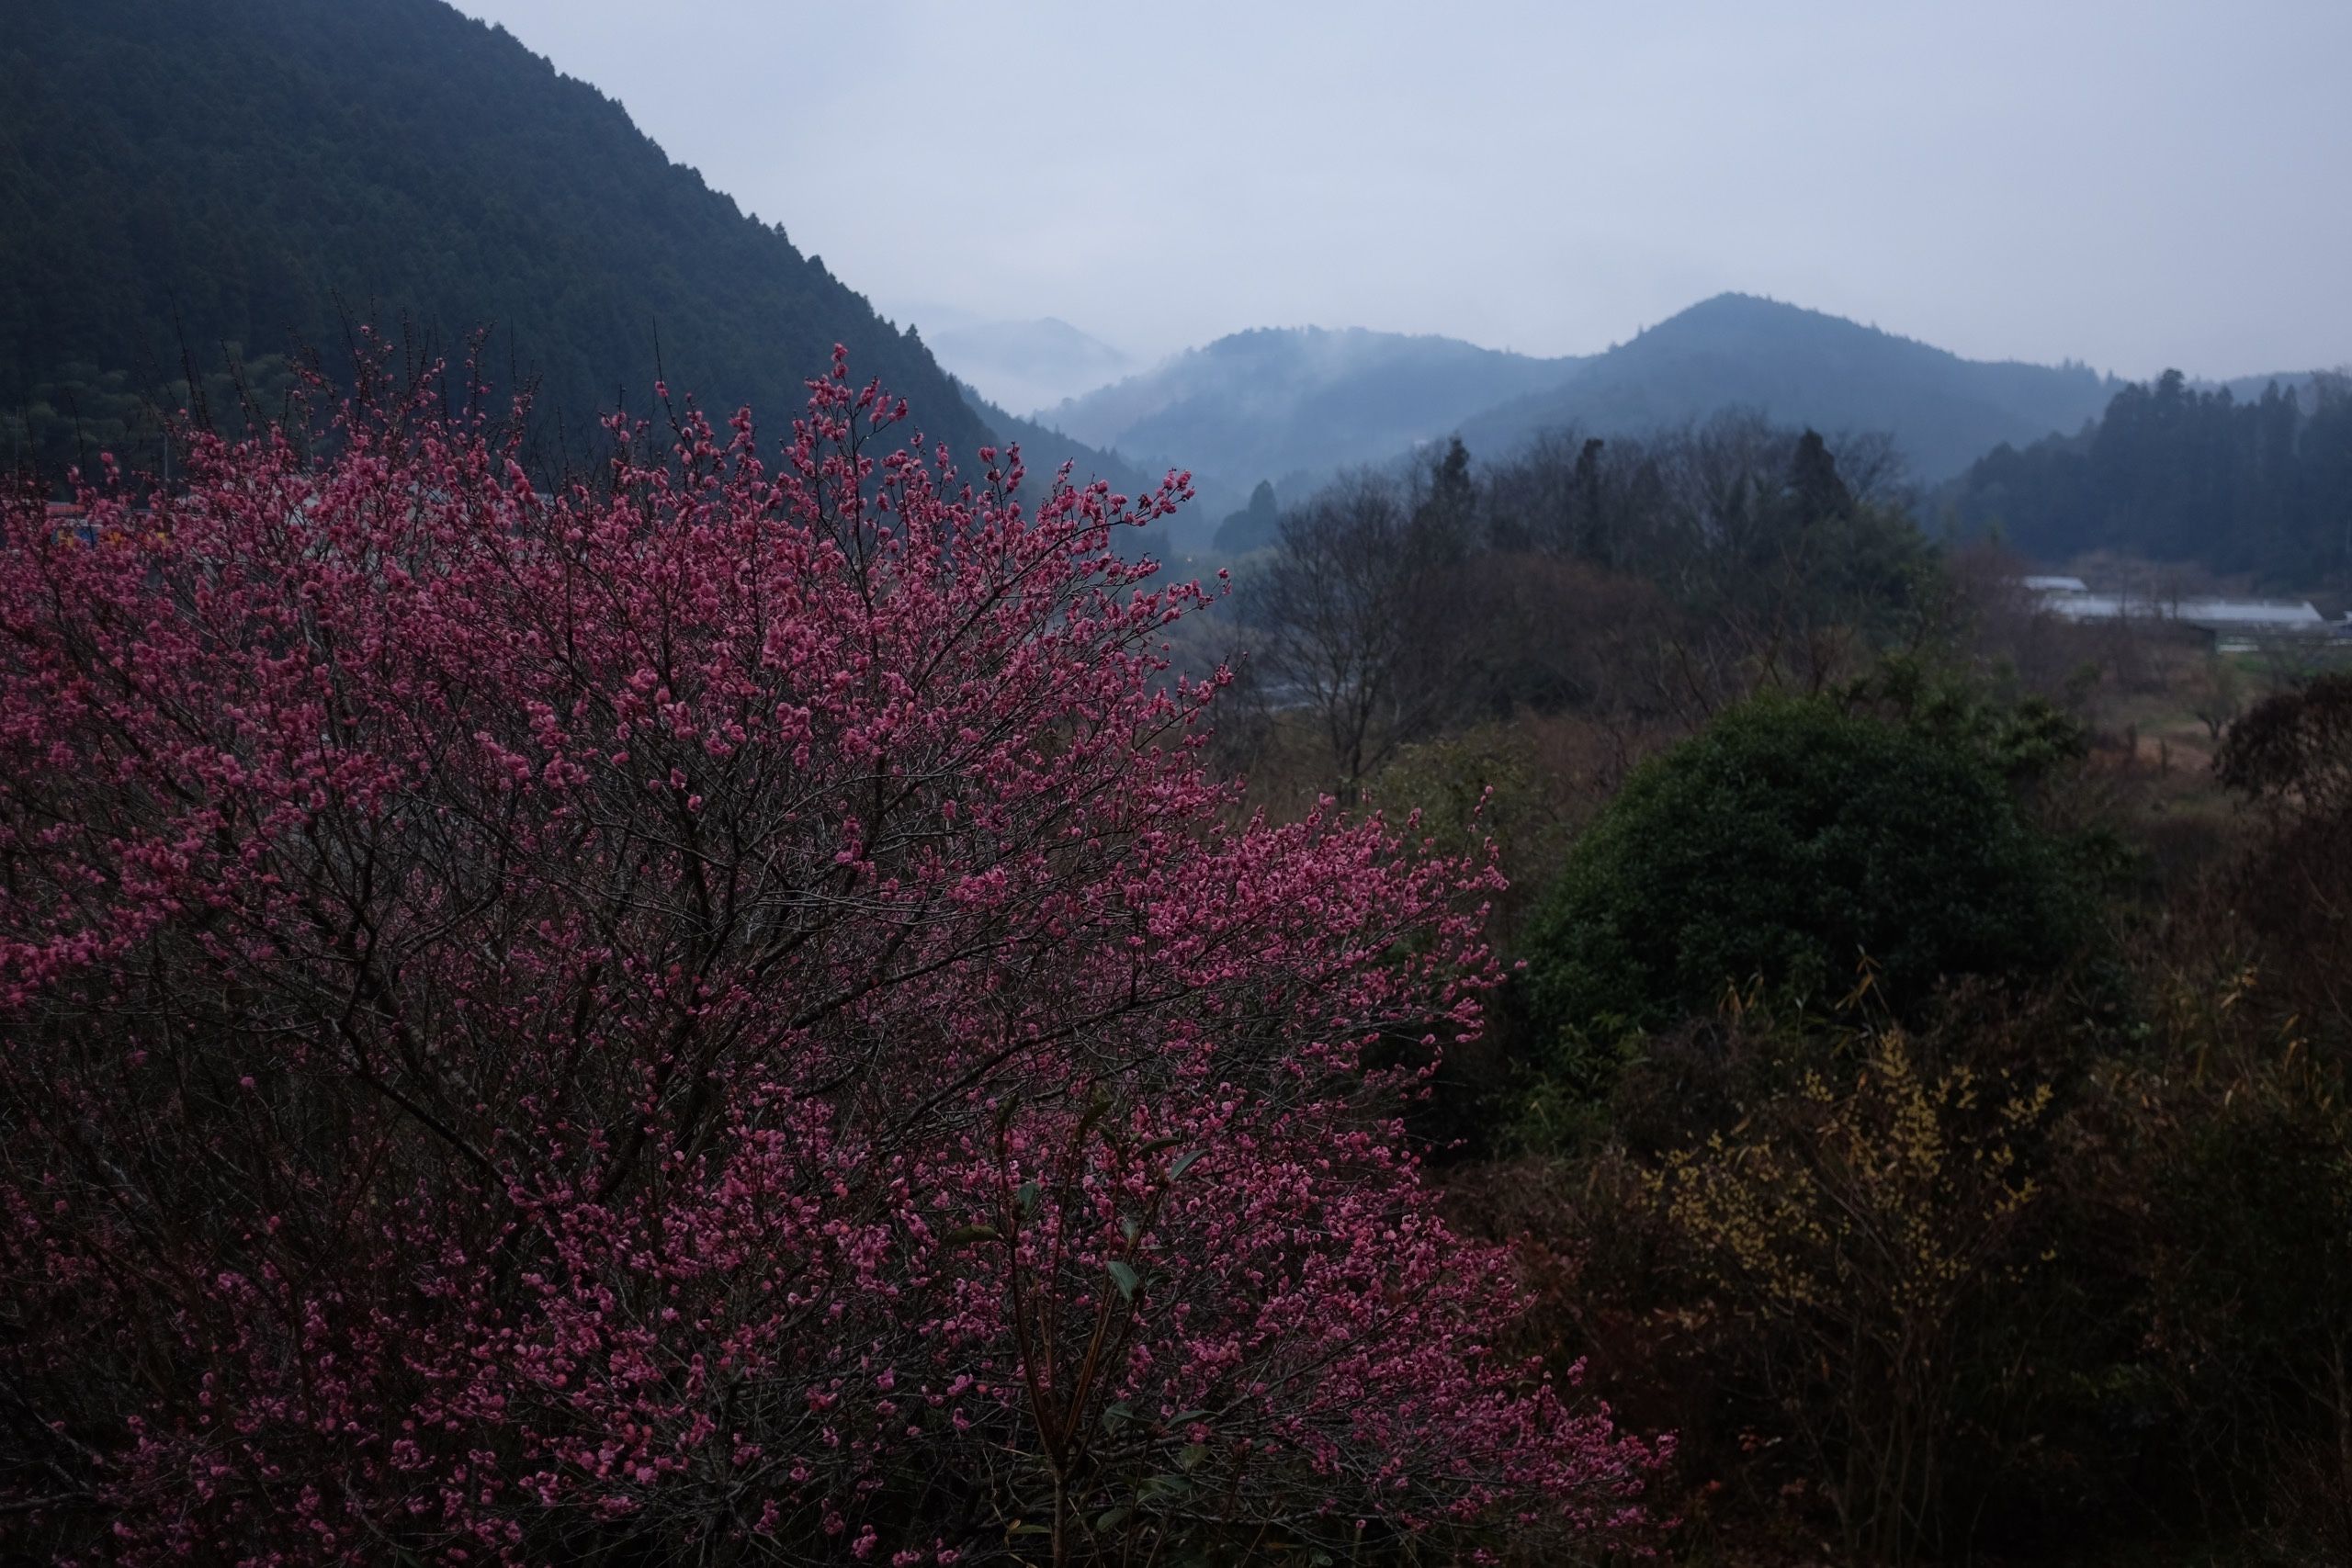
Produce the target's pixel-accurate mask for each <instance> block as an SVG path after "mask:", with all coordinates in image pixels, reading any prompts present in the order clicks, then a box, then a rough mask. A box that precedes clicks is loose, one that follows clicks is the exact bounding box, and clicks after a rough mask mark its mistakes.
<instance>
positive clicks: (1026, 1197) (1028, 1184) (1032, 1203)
mask: <svg viewBox="0 0 2352 1568" xmlns="http://www.w3.org/2000/svg"><path fill="white" fill-rule="evenodd" d="M1044 1198H1045V1194H1044V1193H1043V1192H1041V1191H1039V1190H1038V1189H1037V1184H1036V1183H1035V1182H1034V1181H1024V1182H1023V1183H1022V1184H1021V1189H1020V1190H1019V1191H1017V1192H1015V1193H1013V1195H1012V1201H1013V1202H1014V1204H1015V1205H1017V1206H1018V1207H1019V1208H1020V1210H1021V1217H1022V1218H1023V1219H1024V1220H1025V1219H1027V1218H1029V1217H1030V1216H1031V1215H1033V1214H1035V1213H1036V1212H1037V1204H1038V1203H1039V1202H1040V1201H1042V1200H1043V1199H1044Z"/></svg>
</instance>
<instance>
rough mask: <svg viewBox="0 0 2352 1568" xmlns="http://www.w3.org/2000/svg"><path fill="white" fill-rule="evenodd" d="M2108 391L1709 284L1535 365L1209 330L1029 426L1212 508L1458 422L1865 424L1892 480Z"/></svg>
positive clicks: (1403, 341) (1921, 476)
mask: <svg viewBox="0 0 2352 1568" xmlns="http://www.w3.org/2000/svg"><path fill="white" fill-rule="evenodd" d="M2119 385H2120V383H2118V382H2114V381H2111V380H2109V379H2108V378H2103V377H2101V376H2099V375H2098V373H2097V372H2095V371H2093V370H2091V369H2089V368H2088V367H2083V366H2075V365H2068V366H2054V367H2053V366H2042V365H2027V364H2019V363H2014V362H1985V361H1978V360H1969V359H1963V358H1962V357H1961V356H1960V355H1955V354H1951V353H1949V352H1947V351H1945V350H1943V349H1940V348H1936V347H1933V346H1932V345H1930V344H1923V343H1917V342H1915V341H1913V340H1911V339H1908V338H1904V337H1898V336H1896V335H1895V334H1894V333H1886V332H1882V331H1880V330H1878V329H1877V328H1875V327H1867V326H1863V325H1860V323H1858V322H1854V321H1847V320H1845V319H1843V318H1841V317H1838V316H1832V315H1827V314H1825V313H1824V312H1821V311H1818V310H1804V309H1803V308H1801V307H1798V306H1794V305H1788V304H1783V303H1781V302H1779V301H1777V300H1771V299H1760V298H1758V297H1755V296H1752V295H1743V294H1723V295H1718V296H1716V297H1714V298H1713V299H1706V300H1702V301H1701V302H1700V303H1699V304H1696V305H1693V306H1691V308H1690V309H1689V310H1684V311H1682V312H1680V313H1679V315H1676V316H1674V317H1672V318H1670V319H1669V320H1668V321H1664V322H1662V323H1660V324H1659V325H1657V326H1655V327H1652V328H1650V329H1648V330H1647V331H1645V332H1644V333H1640V334H1639V335H1637V336H1636V337H1634V338H1633V339H1632V340H1631V341H1629V342H1626V343H1623V344H1617V345H1615V346H1613V347H1611V348H1610V349H1609V350H1607V351H1606V352H1604V353H1601V354H1596V355H1584V356H1565V357H1560V358H1549V359H1547V358H1538V357H1534V356H1531V355H1518V354H1510V353H1506V352H1503V351H1500V350H1496V349H1488V348H1481V347H1478V346H1477V345H1476V344H1468V343H1464V342H1461V341H1459V340H1457V339H1452V338H1443V337H1408V336H1404V335H1401V334H1397V333H1374V332H1368V331H1363V330H1360V329H1357V330H1347V331H1330V330H1325V329H1320V328H1297V329H1261V330H1258V331H1254V332H1247V333H1235V334H1233V335H1231V336H1228V337H1224V338H1220V339H1218V340H1217V341H1216V342H1215V343H1212V344H1207V345H1206V346H1204V347H1202V348H1197V349H1193V350H1191V351H1189V352H1187V353H1185V354H1182V355H1176V356H1175V357H1173V358H1171V359H1169V360H1166V361H1164V362H1162V363H1161V364H1160V365H1159V366H1157V367H1153V368H1152V369H1150V370H1148V371H1145V372H1143V373H1141V374H1140V375H1136V376H1131V377H1129V378H1126V379H1125V380H1122V381H1119V382H1116V383H1114V384H1113V385H1111V386H1108V387H1104V388H1102V389H1099V390H1096V391H1093V392H1090V393H1088V394H1086V395H1085V396H1083V397H1080V398H1073V399H1070V400H1067V401H1065V402H1063V403H1061V404H1059V405H1057V407H1055V408H1052V409H1049V410H1046V411H1043V412H1040V413H1039V414H1038V415H1037V419H1038V421H1039V423H1043V424H1046V425H1047V426H1050V427H1052V428H1054V429H1057V430H1061V431H1066V432H1068V433H1069V434H1070V435H1072V436H1074V437H1076V438H1078V439H1079V440H1081V441H1084V442H1087V443H1089V444H1091V445H1092V446H1096V447H1100V448H1103V449H1106V450H1116V451H1118V452H1120V453H1122V454H1125V455H1126V456H1128V457H1152V458H1159V457H1169V458H1172V459H1178V460H1181V461H1182V462H1183V463H1184V464H1185V465H1186V466H1188V467H1190V468H1193V469H1194V470H1195V471H1196V472H1198V473H1200V474H1201V475H1202V476H1203V480H1202V483H1203V488H1204V497H1205V498H1208V499H1211V500H1213V502H1215V504H1214V505H1212V506H1210V507H1209V510H1210V511H1211V512H1212V513H1214V512H1216V511H1221V510H1224V509H1226V508H1229V507H1234V506H1238V505H1239V504H1240V502H1241V498H1242V497H1243V496H1244V495H1246V494H1247V493H1248V491H1249V489H1250V486H1251V485H1252V484H1253V483H1254V482H1255V481H1257V480H1259V479H1272V481H1273V482H1274V484H1275V486H1276V488H1277V489H1278V490H1279V491H1281V492H1282V493H1283V495H1284V496H1285V497H1296V496H1299V495H1301V494H1303V493H1304V492H1305V491H1306V490H1308V489H1311V488H1312V487H1313V485H1314V484H1315V483H1317V482H1319V481H1320V480H1322V479H1328V478H1329V476H1330V475H1331V473H1333V472H1334V471H1335V470H1337V469H1339V468H1346V467H1350V466H1353V465H1357V464H1367V463H1371V464H1377V463H1383V462H1386V461H1390V460H1393V459H1395V458H1396V457H1399V456H1401V455H1402V454H1403V453H1405V452H1407V451H1408V450H1410V449H1411V448H1413V447H1415V446H1419V445H1420V444H1422V443H1426V442H1430V441H1435V440H1440V439H1442V438H1444V437H1446V436H1448V435H1453V434H1459V435H1461V436H1462V437H1463V439H1464V442H1465V443H1466V444H1467V445H1468V446H1469V448H1470V451H1471V453H1472V454H1473V456H1474V457H1480V458H1492V457H1504V456H1508V455H1509V454H1510V453H1511V452H1512V451H1514V450H1516V449H1518V448H1519V447H1521V446H1525V445H1526V444H1527V443H1528V442H1530V441H1532V440H1533V439H1534V438H1535V437H1536V436H1538V435H1540V434H1544V433H1545V432H1547V431H1556V430H1576V431H1579V432H1582V433H1584V434H1591V435H1600V436H1603V437H1606V436H1610V435H1632V434H1644V433H1646V432H1652V431H1656V430H1659V429H1662V428H1668V427H1673V426H1679V425H1683V424H1688V423H1700V422H1703V421H1705V420H1706V419H1708V418H1710V417H1711V416H1713V415H1714V414H1716V413H1718V412H1722V411H1724V410H1726V409H1750V410H1758V411H1761V412H1763V413H1765V414H1766V415H1767V416H1768V417H1770V418H1771V419H1772V420H1774V421H1775V422H1776V423H1785V424H1791V425H1810V426H1813V427H1814V428H1816V429H1819V430H1821V431H1823V432H1824V433H1826V434H1838V433H1841V432H1851V433H1859V432H1864V431H1871V432H1876V431H1883V432H1885V433H1887V434H1891V435H1892V436H1893V437H1894V441H1895V445H1896V446H1897V447H1898V449H1899V450H1900V451H1901V452H1902V453H1903V455H1904V457H1905V460H1906V462H1907V464H1908V466H1909V468H1910V472H1911V476H1912V477H1913V478H1914V479H1917V480H1919V481H1920V482H1922V483H1925V484H1934V483H1937V482H1939V481H1940V480H1943V479H1949V478H1951V476H1953V475H1955V474H1957V473H1959V472H1960V471H1961V470H1962V469H1963V468H1966V467H1967V466H1968V464H1969V463H1971V462H1972V461H1973V460H1974V459H1975V458H1977V457H1980V456H1982V455H1983V454H1984V453H1985V452H1988V451H1990V450H1992V449H1993V448H1994V447H1996V446H2000V445H2001V444H2002V443H2004V442H2007V443H2010V444H2012V445H2023V444H2026V443H2030V442H2032V441H2035V440H2038V439H2040V438H2041V437H2042V436H2045V435H2049V434H2053V433H2064V432H2073V431H2076V430H2079V429H2080V428H2081V427H2082V426H2083V424H2084V423H2086V422H2087V421H2089V420H2091V419H2094V418H2096V417H2097V416H2098V413H2099V412H2100V410H2101V409H2103V408H2104V407H2105V406H2106V403H2107V400H2108V399H2109V397H2110V396H2112V395H2113V393H2114V390H2115V389H2116V387H2117V386H2119Z"/></svg>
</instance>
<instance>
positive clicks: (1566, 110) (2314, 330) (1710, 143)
mask: <svg viewBox="0 0 2352 1568" xmlns="http://www.w3.org/2000/svg"><path fill="white" fill-rule="evenodd" d="M458 4H459V6H460V8H461V9H463V10H465V11H467V12H469V13H470V14H472V15H475V16H479V17H484V18H487V19H489V20H492V21H496V22H499V23H502V24H503V25H504V26H505V27H506V28H508V29H509V30H511V31H512V32H514V33H515V35H516V36H517V37H519V38H521V39H522V40H523V41H524V42H525V43H526V44H527V45H529V46H530V47H531V49H533V50H534V51H537V52H538V53H540V54H543V55H546V56H548V57H549V58H550V59H552V60H553V61H554V62H555V64H556V65H557V67H558V68H559V69H560V70H562V71H564V72H566V73H570V74H572V75H575V76H580V77H583V78H585V79H586V80H588V81H590V82H593V83H594V84H595V85H597V86H599V87H601V88H603V89H604V90H605V92H606V93H608V94H610V95H612V96H616V97H617V98H619V99H620V100H621V102H622V103H623V104H624V105H626V106H627V107H628V110H629V112H630V114H631V115H632V116H634V117H635V118H636V120H637V123H638V124H639V127H641V128H642V129H644V130H646V131H647V132H648V133H650V135H651V136H652V137H653V138H654V139H655V140H656V141H659V142H660V143H661V144H662V147H663V148H665V149H666V150H667V151H668V152H669V153H670V155H671V156H672V157H673V158H674V159H676V160H678V161H679V162H682V163H685V164H692V165H694V166H695V167H696V168H698V169H700V170H701V171H702V173H703V175H704V176H705V177H706V178H707V179H708V180H709V181H710V183H711V184H713V185H714V186H718V188H720V189H722V190H725V191H727V192H728V193H729V194H730V195H732V196H733V197H735V198H736V199H737V200H738V201H739V202H741V204H742V205H743V206H745V207H746V208H748V209H751V210H752V211H755V212H757V213H758V214H759V215H760V216H761V217H762V218H764V219H770V220H779V221H781V222H783V223H784V225H785V226H786V229H787V230H788V231H790V233H791V235H792V237H793V239H794V240H795V241H796V242H797V243H798V244H799V245H800V247H801V248H802V249H803V250H805V251H814V252H816V253H818V254H821V255H822V256H823V257H824V258H825V261H826V263H827V264H828V265H830V266H831V268H832V270H833V271H834V272H835V273H836V274H837V275H839V276H841V277H842V278H843V279H844V280H845V281H847V282H848V283H849V284H850V285H851V286H852V287H853V288H857V289H860V290H861V291H863V292H865V294H866V295H868V296H869V297H870V298H871V299H874V301H875V302H876V305H877V306H879V307H880V308H881V309H882V310H884V312H885V313H886V314H888V315H891V316H893V317H894V318H896V319H898V320H899V321H905V320H907V319H908V317H909V316H910V314H911V315H912V316H913V319H914V320H915V321H917V322H918V323H920V322H922V321H923V320H925V313H926V312H929V313H930V314H931V315H932V316H933V317H934V318H935V317H937V316H938V315H939V314H940V313H941V312H942V311H961V312H967V313H968V314H969V315H970V316H973V317H978V318H1026V317H1033V316H1045V315H1055V316H1060V317H1062V318H1063V319H1065V320H1067V321H1070V322H1072V323H1074V324H1076V325H1078V326H1080V327H1081V328H1083V329H1085V330H1087V331H1089V332H1091V333H1095V334H1097V335H1098V336H1101V337H1103V338H1105V339H1107V340H1109V341H1111V342H1112V343H1114V344H1117V345H1118V346H1120V347H1122V348H1124V349H1126V350H1128V351H1130V352H1132V353H1136V354H1138V355H1145V356H1156V355H1159V354H1162V353H1165V352H1169V351H1171V350H1173V349H1177V348H1181V347H1183V346H1185V345H1187V344H1195V343H1201V342H1205V341H1207V340H1208V339H1210V338H1214V337H1216V336H1218V335H1220V334H1222V333H1228V332H1233V331H1236V330H1238V329H1240V328H1244V327H1251V326H1295V325H1307V324H1314V325H1323V326H1369V327H1379V328H1385V329H1390V330H1395V331H1407V332H1431V333H1447V334H1450V335H1453V336H1458V337H1465V338H1469V339H1472V340H1474V341H1476V342H1478V343H1482V344H1491V345H1494V346H1498V347H1509V348H1516V349H1520V350H1521V351H1524V352H1530V353H1541V354H1564V353H1585V352H1590V351H1593V350H1597V349H1600V348H1604V347H1606V346H1607V345H1608V344H1611V343H1612V342H1616V341H1619V340H1621V339H1623V338H1625V337H1628V336H1630V335H1632V333H1634V331H1635V330H1636V329H1637V328H1639V327H1641V326H1643V325H1645V324H1647V323H1651V322H1655V321H1660V320H1663V319H1664V318H1665V317H1667V316H1668V315H1671V314H1672V313H1674V312H1675V311H1676V310H1679V309H1681V308H1682V307H1683V306H1685V305H1688V304H1691V302H1693V301H1694V300H1697V299H1703V298H1705V297H1706V296H1708V295H1711V294H1714V293H1717V292H1720V291H1722V290H1724V289H1740V290H1745V291H1747V292H1750V293H1758V294H1769V295H1771V296H1773V297H1775V298H1778V299H1787V300H1791V301H1793V302H1795V303H1798V304H1802V305H1808V306H1812V307H1814V308H1815V309H1819V310H1830V311H1834V312H1836V313H1838V314H1840V315H1846V316H1851V317H1854V318H1856V319H1858V320H1860V321H1871V322H1875V323H1876V324H1877V325H1879V326H1882V327H1885V328H1887V329H1889V330H1891V331H1895V332H1900V333H1905V334H1906V335H1908V336H1912V337H1917V338H1922V339H1925V340H1927V341H1928V342H1930V343H1935V344H1940V345H1942V346H1945V347H1948V348H1951V349H1954V350H1957V351H1958V352H1960V353H1962V354H1965V355H1970V356H1972V357H1977V358H2003V357H2014V358H2024V359H2035V360H2044V361H2052V360H2058V359H2062V358H2075V359H2083V360H2087V361H2089V362H2090V363H2091V364H2093V365H2095V366H2097V367H2100V368H2101V369H2113V370H2116V371H2118V372H2120V373H2122V374H2125V375H2130V376H2135V377H2136V376H2146V375H2149V374H2152V373H2154V371H2156V370H2159V369H2161V368H2163V367H2166V366H2169V365H2177V366H2180V367H2183V368H2186V369H2188V370H2189V371H2191V372H2192V373H2196V374H2200V375H2211V376H2226V375H2238V374H2245V373H2250V372H2255V371H2267V370H2273V369H2281V370H2283V369H2301V368H2309V367H2315V366H2320V365H2335V364H2339V363H2342V362H2345V361H2347V360H2352V102H2347V100H2352V0H2231V3H2228V4H2222V3H2220V0H2213V3H2198V4H2191V3H2186V0H2134V3H2132V4H2106V3H2091V0H1966V3H1952V4H1936V5H1926V4H1915V3H1910V0H1867V3H1854V4H1797V3H1793V0H1792V3H1786V4H1774V3H1768V0H1713V3H1704V4H1702V3H1696V0H1693V3H1687V4H1685V3H1677V0H1611V4H1608V5H1605V6H1603V5H1585V4H1571V3H1567V0H1550V3H1530V4H1510V5H1506V4H1487V5H1474V4H1464V3H1459V0H1457V3H1453V4H1447V5H1442V6H1440V5H1433V4H1427V3H1424V4H1419V5H1410V6H1408V5H1389V4H1374V3H1367V0H1329V3H1323V0H1317V3H1305V0H1248V3H1246V4H1226V3H1223V0H1181V3H1178V0H1166V3H1155V4H1149V5H1130V4H1119V3H1115V0H1067V3H1065V0H1035V3H1024V4H1013V3H1003V4H985V3H980V0H899V3H897V4H893V5H888V6H872V5H855V4H849V5H824V6H815V5H804V4H801V3H799V0H672V3H669V4H664V5H661V6H648V5H646V4H645V3H644V0H458Z"/></svg>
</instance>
